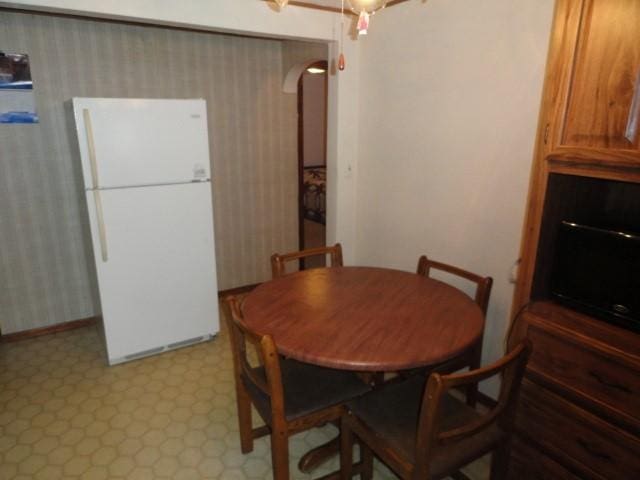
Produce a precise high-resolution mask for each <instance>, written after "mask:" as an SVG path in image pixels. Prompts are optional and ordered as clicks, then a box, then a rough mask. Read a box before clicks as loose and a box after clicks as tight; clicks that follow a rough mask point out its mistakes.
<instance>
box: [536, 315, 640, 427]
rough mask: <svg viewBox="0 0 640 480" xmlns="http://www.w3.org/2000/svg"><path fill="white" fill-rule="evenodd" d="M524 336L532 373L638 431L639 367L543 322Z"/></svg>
mask: <svg viewBox="0 0 640 480" xmlns="http://www.w3.org/2000/svg"><path fill="white" fill-rule="evenodd" d="M527 336H528V337H529V339H531V341H532V342H533V346H534V347H533V353H532V355H531V358H530V360H529V366H528V370H529V371H530V372H531V373H534V374H536V375H538V376H539V377H542V378H543V379H544V380H545V381H547V382H550V383H552V384H555V386H556V387H558V388H559V389H560V391H561V392H563V390H564V391H570V392H572V393H573V394H574V395H576V396H579V397H582V399H584V400H586V401H587V402H591V403H593V404H595V405H596V406H597V407H599V408H600V409H601V410H604V411H606V412H607V413H611V414H613V415H615V416H617V417H618V418H621V419H623V421H624V422H625V423H626V424H628V425H631V426H632V427H633V428H640V373H639V370H638V368H640V366H634V365H630V363H629V361H626V360H625V359H624V358H623V357H622V356H619V357H616V355H615V353H614V352H607V351H604V350H601V349H599V348H598V347H597V345H595V344H588V343H586V342H583V341H581V340H580V339H579V338H576V337H575V336H573V337H571V336H569V335H564V334H563V333H562V331H560V330H558V331H556V330H554V329H551V328H545V326H544V323H536V322H531V323H530V325H529V329H528V332H527Z"/></svg>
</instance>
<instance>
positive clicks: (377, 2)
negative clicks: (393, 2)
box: [347, 0, 389, 35]
mask: <svg viewBox="0 0 640 480" xmlns="http://www.w3.org/2000/svg"><path fill="white" fill-rule="evenodd" d="M347 2H349V5H350V6H351V10H352V11H353V13H355V14H356V15H358V26H357V28H358V35H366V34H367V30H368V29H369V17H370V16H371V15H373V14H375V13H376V12H377V11H378V10H381V9H383V8H384V7H385V6H386V5H387V3H388V2H389V0H347Z"/></svg>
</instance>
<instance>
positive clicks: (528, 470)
mask: <svg viewBox="0 0 640 480" xmlns="http://www.w3.org/2000/svg"><path fill="white" fill-rule="evenodd" d="M507 478H508V479H509V480H542V479H544V480H580V477H578V476H577V475H575V474H573V473H571V472H570V471H569V470H567V469H566V468H564V467H563V466H562V465H560V464H559V463H558V462H556V461H555V460H553V459H552V458H550V457H548V456H547V455H545V454H544V453H542V452H540V451H539V450H537V449H536V448H534V447H533V446H532V445H531V443H530V442H527V441H526V440H521V439H519V438H518V437H517V436H516V437H515V438H514V439H513V444H512V447H511V458H510V460H509V475H508V477H507Z"/></svg>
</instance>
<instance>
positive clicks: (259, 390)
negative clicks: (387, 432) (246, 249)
mask: <svg viewBox="0 0 640 480" xmlns="http://www.w3.org/2000/svg"><path fill="white" fill-rule="evenodd" d="M227 303H228V305H229V308H230V310H231V315H226V318H227V325H228V329H229V336H230V340H231V349H232V353H233V367H234V375H235V384H236V401H237V407H238V422H239V427H240V444H241V450H242V453H248V452H251V451H252V450H253V440H254V439H255V438H258V437H261V436H264V435H270V436H271V458H272V461H273V477H274V480H287V479H288V478H289V437H290V436H291V435H293V434H295V433H298V432H300V431H303V430H308V429H311V428H313V427H316V426H320V425H323V424H325V423H327V422H331V421H337V420H339V419H340V417H341V414H342V413H343V411H344V407H343V405H344V403H345V402H346V401H347V400H350V399H353V398H355V397H357V396H358V395H361V394H363V393H365V392H367V391H368V390H369V389H370V388H369V386H368V385H367V384H366V383H363V382H362V381H361V380H360V379H359V378H358V376H357V375H355V374H354V373H351V372H348V371H342V370H334V369H330V368H323V367H318V366H314V365H310V364H306V363H302V362H298V361H295V360H292V359H287V358H283V357H281V356H280V355H278V352H277V349H276V345H275V343H274V340H273V338H272V337H271V336H270V335H256V334H254V333H252V332H250V331H248V330H247V329H246V328H245V326H244V324H243V321H242V319H243V316H242V308H241V304H240V301H239V299H238V298H237V297H234V296H231V297H228V298H227ZM247 344H250V345H253V346H254V347H255V350H256V351H257V353H258V355H259V357H260V359H259V361H256V362H254V363H256V366H254V365H252V361H251V355H250V353H248V352H247ZM252 352H253V349H252ZM252 404H253V406H254V407H255V409H256V410H257V411H258V413H259V414H260V417H262V420H263V421H264V422H265V425H264V426H262V427H257V428H254V427H253V426H252V421H251V405H252Z"/></svg>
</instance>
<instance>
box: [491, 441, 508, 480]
mask: <svg viewBox="0 0 640 480" xmlns="http://www.w3.org/2000/svg"><path fill="white" fill-rule="evenodd" d="M510 457H511V442H509V441H507V442H504V443H503V444H502V445H500V446H499V447H498V448H496V449H495V450H494V451H493V454H492V456H491V475H490V477H489V478H490V479H491V480H505V479H506V478H507V473H508V470H509V459H510Z"/></svg>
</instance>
